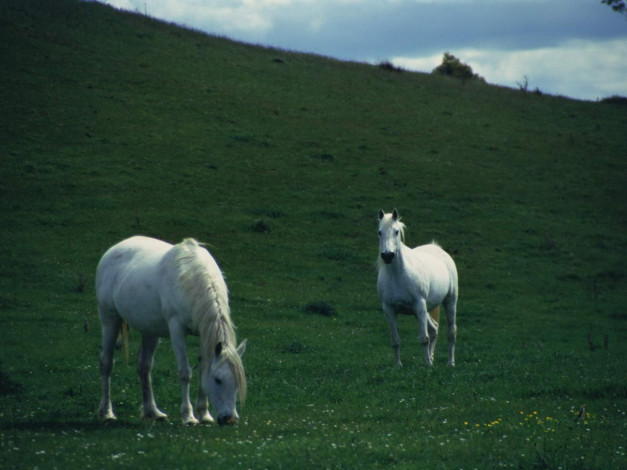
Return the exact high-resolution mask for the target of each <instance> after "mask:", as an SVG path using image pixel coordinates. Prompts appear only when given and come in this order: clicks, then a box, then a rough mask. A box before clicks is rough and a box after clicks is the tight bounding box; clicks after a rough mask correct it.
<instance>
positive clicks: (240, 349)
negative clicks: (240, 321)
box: [237, 340, 247, 357]
mask: <svg viewBox="0 0 627 470" xmlns="http://www.w3.org/2000/svg"><path fill="white" fill-rule="evenodd" d="M246 342H247V340H244V341H242V342H241V343H240V344H239V346H238V347H237V354H238V356H239V357H242V356H243V355H244V351H246Z"/></svg>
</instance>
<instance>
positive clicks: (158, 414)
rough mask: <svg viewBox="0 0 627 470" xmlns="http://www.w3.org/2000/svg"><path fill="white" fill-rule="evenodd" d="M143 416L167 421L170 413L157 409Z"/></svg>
mask: <svg viewBox="0 0 627 470" xmlns="http://www.w3.org/2000/svg"><path fill="white" fill-rule="evenodd" d="M142 418H144V419H148V420H153V421H167V420H168V415H167V414H165V413H162V412H161V411H158V410H157V411H154V412H150V413H144V414H143V416H142Z"/></svg>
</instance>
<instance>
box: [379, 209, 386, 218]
mask: <svg viewBox="0 0 627 470" xmlns="http://www.w3.org/2000/svg"><path fill="white" fill-rule="evenodd" d="M383 217H385V212H383V209H379V220H383Z"/></svg>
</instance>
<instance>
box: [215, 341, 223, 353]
mask: <svg viewBox="0 0 627 470" xmlns="http://www.w3.org/2000/svg"><path fill="white" fill-rule="evenodd" d="M215 354H216V357H218V356H219V355H220V354H222V341H220V342H219V343H218V344H216V350H215Z"/></svg>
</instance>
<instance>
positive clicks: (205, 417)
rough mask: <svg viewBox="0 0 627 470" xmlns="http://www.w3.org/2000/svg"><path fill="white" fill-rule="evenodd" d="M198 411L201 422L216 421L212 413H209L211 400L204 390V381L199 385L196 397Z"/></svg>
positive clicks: (211, 422) (210, 422) (209, 422)
mask: <svg viewBox="0 0 627 470" xmlns="http://www.w3.org/2000/svg"><path fill="white" fill-rule="evenodd" d="M196 413H197V415H198V420H199V421H200V422H201V423H205V424H213V423H214V422H215V421H214V419H213V416H211V413H209V400H208V399H207V395H205V392H203V391H202V381H201V384H200V385H198V398H197V399H196Z"/></svg>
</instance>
